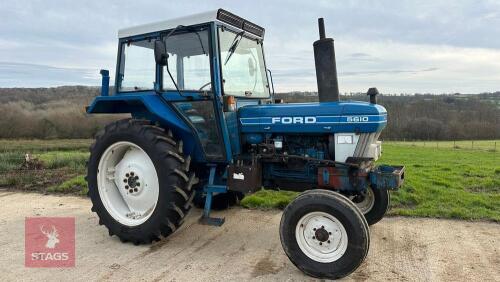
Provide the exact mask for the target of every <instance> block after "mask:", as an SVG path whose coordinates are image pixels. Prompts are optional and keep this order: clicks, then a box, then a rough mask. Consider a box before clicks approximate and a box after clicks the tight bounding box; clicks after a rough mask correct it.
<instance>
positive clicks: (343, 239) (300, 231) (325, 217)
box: [295, 212, 348, 263]
mask: <svg viewBox="0 0 500 282" xmlns="http://www.w3.org/2000/svg"><path fill="white" fill-rule="evenodd" d="M295 238H296V240H297V244H298V245H299V248H300V249H301V250H302V252H303V253H304V254H305V255H306V256H307V257H309V258H310V259H312V260H314V261H317V262H321V263H330V262H334V261H336V260H338V259H340V258H341V257H342V256H343V255H344V253H345V252H346V250H347V243H348V238H347V232H346V230H345V228H344V226H343V225H342V223H340V221H339V220H338V219H337V218H336V217H334V216H332V215H331V214H328V213H325V212H311V213H308V214H306V215H304V216H303V217H302V218H301V219H300V220H299V221H298V222H297V227H296V228H295Z"/></svg>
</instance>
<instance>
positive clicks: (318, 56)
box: [313, 18, 339, 102]
mask: <svg viewBox="0 0 500 282" xmlns="http://www.w3.org/2000/svg"><path fill="white" fill-rule="evenodd" d="M318 27H319V40H317V41H315V42H314V44H313V47H314V62H315V64H316V80H317V83H318V96H319V101H320V102H337V101H339V83H338V80H337V66H336V61H335V48H334V46H333V39H332V38H326V37H325V22H324V20H323V18H319V19H318Z"/></svg>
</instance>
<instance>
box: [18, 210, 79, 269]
mask: <svg viewBox="0 0 500 282" xmlns="http://www.w3.org/2000/svg"><path fill="white" fill-rule="evenodd" d="M24 263H25V266H26V267H73V266H75V218H72V217H27V218H26V219H25V257H24Z"/></svg>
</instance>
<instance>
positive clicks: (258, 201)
mask: <svg viewBox="0 0 500 282" xmlns="http://www.w3.org/2000/svg"><path fill="white" fill-rule="evenodd" d="M298 194H299V193H297V192H292V191H272V190H261V191H258V192H256V193H254V194H252V195H250V196H246V197H245V198H243V200H241V205H242V206H244V207H247V208H261V209H284V208H285V207H286V205H288V203H290V201H292V200H293V199H295V197H297V195H298Z"/></svg>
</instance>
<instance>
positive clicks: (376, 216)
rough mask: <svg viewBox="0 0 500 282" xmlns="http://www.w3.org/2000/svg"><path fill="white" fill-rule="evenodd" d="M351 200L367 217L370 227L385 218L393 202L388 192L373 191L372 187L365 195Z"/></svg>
mask: <svg viewBox="0 0 500 282" xmlns="http://www.w3.org/2000/svg"><path fill="white" fill-rule="evenodd" d="M350 199H351V200H352V201H353V202H354V203H355V204H356V206H357V207H358V208H359V209H360V210H361V212H362V213H363V214H364V215H365V218H366V221H367V222H368V224H369V225H373V224H375V223H377V222H379V221H380V220H381V219H382V218H383V217H384V216H385V214H386V213H387V211H388V210H389V204H390V202H391V198H390V194H389V191H388V190H382V189H373V188H372V187H370V186H368V188H367V189H366V192H365V193H364V194H363V195H356V196H351V197H350Z"/></svg>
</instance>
